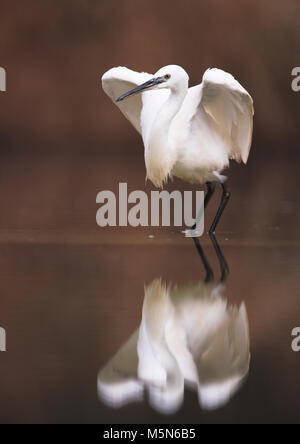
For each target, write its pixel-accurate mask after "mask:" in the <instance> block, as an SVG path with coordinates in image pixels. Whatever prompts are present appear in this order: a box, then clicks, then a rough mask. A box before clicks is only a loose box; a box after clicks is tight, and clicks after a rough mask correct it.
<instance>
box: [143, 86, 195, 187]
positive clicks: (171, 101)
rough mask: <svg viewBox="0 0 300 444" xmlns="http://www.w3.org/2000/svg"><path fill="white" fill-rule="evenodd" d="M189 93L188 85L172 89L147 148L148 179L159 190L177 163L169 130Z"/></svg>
mask: <svg viewBox="0 0 300 444" xmlns="http://www.w3.org/2000/svg"><path fill="white" fill-rule="evenodd" d="M187 92H188V85H185V84H184V85H183V84H180V85H178V87H177V88H174V89H173V88H172V89H171V92H170V95H169V98H168V99H167V101H166V102H165V103H164V104H163V106H162V107H161V109H160V111H159V112H158V114H157V116H156V118H155V120H154V123H153V125H152V128H151V133H150V137H149V142H148V144H147V146H146V147H145V164H146V169H147V179H150V180H151V182H152V183H153V184H154V185H155V186H156V187H158V188H163V185H164V182H166V181H167V179H168V177H169V175H170V173H171V170H172V167H173V165H174V163H175V161H176V152H175V147H173V146H172V144H171V143H170V139H169V130H170V127H171V123H172V120H173V119H174V117H175V116H176V114H177V113H178V111H179V110H180V108H181V106H182V103H183V101H184V99H185V96H186V94H187Z"/></svg>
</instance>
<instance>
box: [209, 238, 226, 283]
mask: <svg viewBox="0 0 300 444" xmlns="http://www.w3.org/2000/svg"><path fill="white" fill-rule="evenodd" d="M209 236H210V239H211V241H212V244H213V246H214V249H215V252H216V255H217V257H218V260H219V264H220V269H221V279H220V283H221V284H223V283H224V282H225V281H226V279H227V277H228V275H229V267H228V264H227V262H226V259H225V257H224V256H223V253H222V250H221V248H220V246H219V244H218V242H217V239H216V238H215V235H214V234H213V233H211V234H210V235H209Z"/></svg>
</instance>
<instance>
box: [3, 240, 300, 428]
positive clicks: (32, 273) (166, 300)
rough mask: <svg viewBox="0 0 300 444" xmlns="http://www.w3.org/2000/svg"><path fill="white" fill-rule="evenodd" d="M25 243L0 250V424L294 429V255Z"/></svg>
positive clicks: (293, 248) (140, 243) (154, 244)
mask: <svg viewBox="0 0 300 444" xmlns="http://www.w3.org/2000/svg"><path fill="white" fill-rule="evenodd" d="M18 236H19V237H18ZM18 236H17V241H15V242H12V241H11V239H9V236H8V235H7V236H6V237H5V238H3V239H2V243H1V251H0V290H1V322H2V324H3V325H1V327H3V328H5V330H6V333H7V351H6V352H1V353H0V390H1V400H0V405H1V409H0V422H8V423H9V422H21V423H23V422H25V423H28V422H50V423H51V422H68V423H76V422H79V423H91V422H96V423H223V422H225V423H251V422H298V421H299V413H300V399H299V398H300V393H299V390H298V387H299V382H298V381H299V372H300V353H299V354H297V353H295V352H293V351H292V349H291V343H292V337H291V332H292V330H293V328H294V327H297V326H300V299H299V297H300V280H299V268H298V264H299V263H300V244H299V243H297V242H291V241H285V240H282V239H281V237H280V234H279V233H276V232H275V234H274V233H273V232H272V235H269V234H268V236H267V235H266V236H257V233H256V232H255V233H254V234H253V236H252V237H251V236H250V237H248V238H245V237H241V238H238V237H237V236H234V235H233V234H232V233H222V232H221V233H220V234H219V235H218V243H213V242H212V241H211V240H210V238H209V237H208V236H204V237H203V238H200V244H199V245H195V244H194V242H193V240H192V239H185V238H184V237H183V236H182V235H181V234H180V233H160V232H157V233H154V234H153V236H151V237H149V236H148V235H147V234H145V233H144V232H141V233H138V234H134V235H132V236H131V235H130V234H128V233H127V234H126V235H124V236H123V235H122V234H118V235H114V233H108V234H107V236H106V237H105V238H101V239H98V240H97V239H96V241H95V239H94V240H93V241H91V239H84V238H83V239H81V241H80V242H79V241H78V239H79V238H78V236H76V237H75V238H74V239H72V236H69V237H68V236H67V235H66V237H65V239H64V240H63V242H62V240H61V239H57V238H55V236H52V234H51V233H50V234H49V235H48V237H47V236H46V237H45V236H44V237H43V236H42V237H41V238H38V237H36V238H34V236H36V234H35V235H34V236H33V238H31V237H30V236H28V235H27V236H24V237H22V233H18ZM55 239H56V240H55ZM227 264H228V268H227ZM229 270H230V272H229Z"/></svg>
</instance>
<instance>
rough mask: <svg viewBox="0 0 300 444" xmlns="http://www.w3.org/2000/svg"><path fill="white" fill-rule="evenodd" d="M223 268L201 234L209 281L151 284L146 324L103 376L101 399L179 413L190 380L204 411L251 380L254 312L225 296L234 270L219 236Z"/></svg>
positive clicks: (144, 316)
mask: <svg viewBox="0 0 300 444" xmlns="http://www.w3.org/2000/svg"><path fill="white" fill-rule="evenodd" d="M212 239H213V240H214V248H215V251H216V253H217V256H218V260H219V264H220V268H221V271H222V275H221V280H220V281H219V282H218V283H215V282H214V277H213V272H212V270H211V268H210V265H209V263H208V261H207V259H206V256H205V254H204V252H203V250H202V247H201V245H200V243H199V240H198V238H196V239H194V241H195V243H196V246H197V249H198V252H199V255H200V258H201V261H202V263H203V265H204V268H205V271H206V277H205V280H201V281H199V282H197V283H194V284H192V283H189V284H187V285H181V286H171V285H166V284H165V283H163V281H162V280H161V279H155V280H154V281H153V282H151V283H150V284H149V285H147V286H146V287H145V297H144V303H143V314H142V321H141V324H140V327H139V329H138V330H137V331H136V332H135V333H134V334H133V335H132V336H131V337H130V339H129V340H128V341H127V342H126V343H125V344H124V345H123V346H122V347H121V348H120V350H119V351H118V352H117V353H116V354H115V356H114V357H113V358H112V359H111V360H110V361H109V362H108V363H107V364H106V365H105V366H104V368H103V369H102V370H101V371H100V372H99V375H98V392H99V396H100V397H101V399H102V400H103V401H104V402H105V403H107V404H109V405H111V406H113V407H120V406H123V405H125V404H127V403H129V402H132V401H141V400H143V399H144V392H145V390H147V392H148V396H149V401H150V404H151V405H152V406H153V408H154V409H155V410H157V411H159V412H162V413H174V412H175V411H176V410H178V409H179V407H180V406H181V404H182V402H183V399H184V385H185V383H187V384H189V385H190V387H191V388H194V389H195V390H196V391H197V392H198V399H199V403H200V405H201V407H202V408H203V409H208V410H212V409H216V408H219V407H221V406H224V405H225V404H226V403H227V402H228V401H229V400H230V399H231V397H232V396H233V395H234V394H235V393H236V392H237V390H238V389H239V388H240V386H241V384H242V383H243V382H244V380H245V378H246V376H247V374H248V372H249V365H250V339H249V326H248V317H247V310H246V306H245V304H244V303H242V304H241V305H240V306H239V307H238V306H237V305H229V304H228V303H227V300H226V299H225V298H224V296H223V290H224V285H223V283H224V281H225V280H226V277H227V275H228V273H229V270H228V267H227V264H226V260H225V258H224V257H223V254H222V252H221V249H220V247H219V246H218V243H217V241H216V239H215V238H214V236H212Z"/></svg>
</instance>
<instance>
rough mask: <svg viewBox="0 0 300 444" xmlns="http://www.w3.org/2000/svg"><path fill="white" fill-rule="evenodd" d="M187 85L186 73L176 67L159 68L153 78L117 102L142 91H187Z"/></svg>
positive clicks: (122, 96) (123, 95) (187, 77)
mask: <svg viewBox="0 0 300 444" xmlns="http://www.w3.org/2000/svg"><path fill="white" fill-rule="evenodd" d="M188 84H189V76H188V75H187V73H186V71H185V70H184V69H183V68H181V67H180V66H178V65H168V66H164V67H163V68H160V69H159V70H158V71H157V72H156V73H155V75H154V77H153V78H152V79H150V80H148V81H147V82H145V83H143V84H142V85H139V86H137V87H136V88H134V89H132V90H131V91H128V92H126V93H125V94H122V95H121V96H120V97H119V98H118V99H117V102H121V101H122V100H124V99H126V97H129V96H132V95H134V94H138V93H142V92H144V91H149V90H155V89H163V88H168V89H171V90H173V91H180V90H187V88H188Z"/></svg>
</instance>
